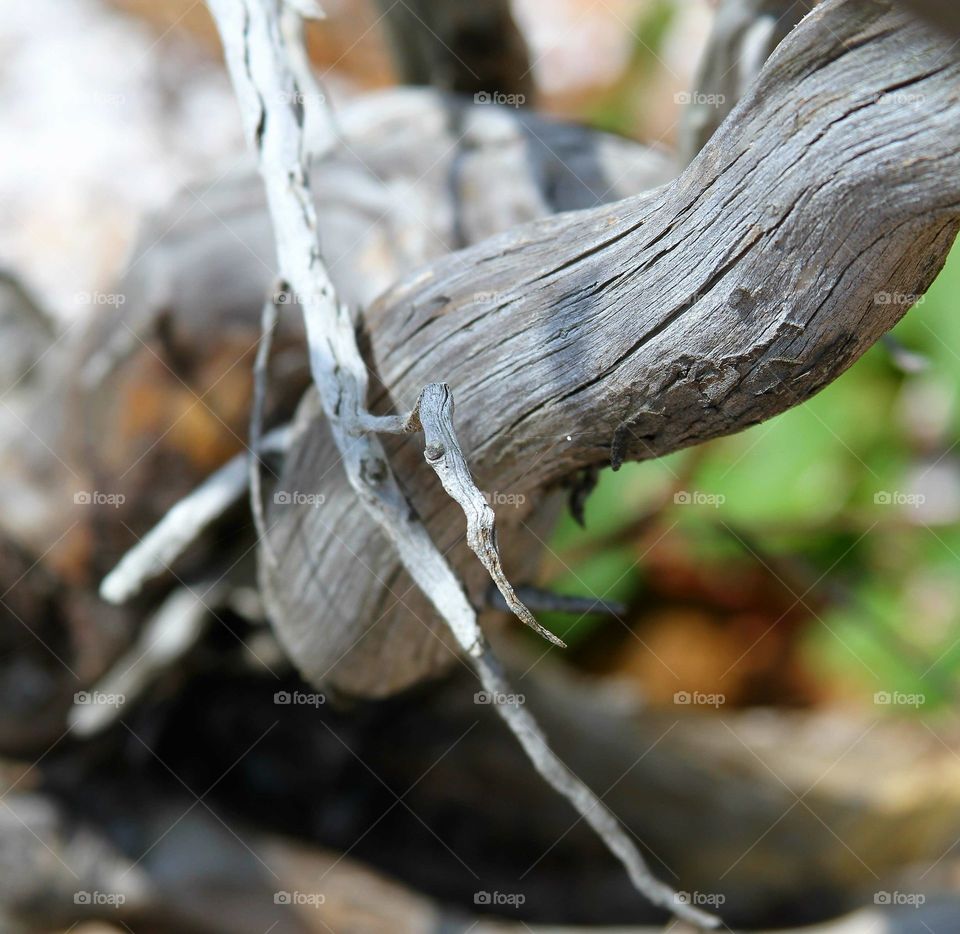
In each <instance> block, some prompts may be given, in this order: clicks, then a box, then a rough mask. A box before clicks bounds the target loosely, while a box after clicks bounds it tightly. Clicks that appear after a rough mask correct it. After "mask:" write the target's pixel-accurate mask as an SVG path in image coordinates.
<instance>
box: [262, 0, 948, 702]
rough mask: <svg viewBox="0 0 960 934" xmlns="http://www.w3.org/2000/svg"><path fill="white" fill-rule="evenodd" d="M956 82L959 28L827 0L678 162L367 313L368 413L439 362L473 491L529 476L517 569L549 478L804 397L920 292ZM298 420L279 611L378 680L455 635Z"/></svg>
mask: <svg viewBox="0 0 960 934" xmlns="http://www.w3.org/2000/svg"><path fill="white" fill-rule="evenodd" d="M958 77H960V61H958V57H957V52H956V50H954V49H952V48H951V46H950V43H949V41H947V40H946V39H944V38H943V37H941V36H940V35H938V34H936V33H934V32H933V31H932V30H930V29H929V28H928V27H926V26H925V25H923V24H920V23H917V22H916V21H915V20H914V19H912V18H911V17H910V16H908V15H905V14H902V13H900V12H898V11H897V10H896V9H895V8H894V5H893V4H892V3H890V2H885V0H828V2H825V3H823V4H822V5H820V6H819V7H818V8H817V9H816V10H815V11H814V12H813V13H812V14H811V15H809V16H808V17H807V18H806V19H805V20H804V21H803V22H802V23H801V24H800V25H799V26H798V27H797V28H796V29H795V30H794V31H793V32H792V33H791V34H790V35H789V36H788V38H787V39H786V41H785V42H784V43H783V44H782V45H781V46H780V47H779V48H778V49H777V51H776V52H775V53H774V55H773V56H772V57H771V59H770V60H769V62H768V63H767V65H766V67H765V68H764V69H763V71H762V73H761V75H760V76H759V78H758V80H757V81H756V82H755V84H754V85H753V86H752V87H751V89H750V91H749V93H748V94H747V96H746V97H745V98H744V99H743V100H742V101H741V103H740V104H739V105H738V106H737V107H736V108H735V110H734V111H733V113H732V114H731V115H730V117H729V118H728V119H727V120H726V121H725V122H724V124H723V125H722V126H721V127H720V129H719V130H718V132H717V133H716V134H715V136H714V137H713V138H712V139H711V141H710V142H709V144H708V145H707V146H706V147H705V149H704V150H703V151H702V152H701V153H700V155H699V156H698V157H697V159H696V160H695V161H694V162H693V163H692V165H691V166H690V167H689V168H688V169H687V170H686V171H685V172H684V173H683V174H682V175H681V176H680V177H679V178H677V179H676V180H675V181H674V182H671V183H669V184H667V185H665V186H663V187H660V188H658V189H655V190H653V191H650V192H648V193H644V194H639V195H637V196H635V197H632V198H628V199H626V200H624V201H621V202H618V203H616V204H614V205H610V206H602V207H599V208H594V209H590V210H585V211H579V212H575V213H567V214H559V215H556V216H553V217H549V218H545V219H543V220H539V221H536V222H534V223H532V224H529V225H527V226H524V227H520V228H517V229H513V230H509V231H507V232H506V233H503V234H500V235H498V236H495V237H492V238H491V239H489V240H487V241H484V242H482V243H480V244H478V245H476V246H474V247H471V248H469V249H467V250H464V251H461V252H459V253H455V254H452V255H451V256H449V257H445V258H443V259H440V260H439V261H437V262H435V263H433V264H431V265H430V266H429V267H425V268H424V269H422V270H420V271H419V272H417V273H414V274H412V275H410V276H408V277H407V278H406V279H405V280H404V281H402V282H401V283H400V284H399V285H397V286H396V287H394V288H393V289H391V290H390V291H389V292H387V293H386V294H385V295H384V296H383V297H382V298H381V299H380V300H379V301H377V302H376V303H375V304H374V305H373V306H372V307H371V308H370V309H369V311H368V312H367V314H366V316H365V319H364V333H365V337H366V340H367V342H368V345H369V347H368V352H369V363H370V366H371V369H372V371H373V372H374V373H375V374H376V375H377V376H378V377H379V380H380V382H381V387H380V389H379V391H377V392H376V394H375V397H374V403H375V406H376V407H378V410H379V411H381V412H383V413H388V412H391V411H406V410H408V409H409V408H411V407H412V405H413V404H414V403H415V401H416V394H417V393H418V392H419V389H420V387H421V386H423V385H424V384H426V383H428V382H431V381H436V380H444V381H446V382H447V383H449V384H450V386H451V389H452V391H453V393H454V395H455V397H456V399H457V412H458V420H457V431H458V435H459V437H460V439H461V442H462V444H463V449H464V452H465V454H466V456H467V458H468V461H469V463H470V464H471V468H472V470H473V472H474V474H475V476H476V478H477V481H478V485H479V487H480V489H482V490H487V491H508V492H509V493H511V494H513V495H514V496H515V497H516V496H522V497H524V500H523V507H522V508H521V509H518V510H516V511H515V512H509V513H508V514H506V515H499V514H498V524H499V525H500V527H501V539H502V545H503V547H504V552H505V569H506V572H507V574H508V575H509V576H510V577H511V579H512V580H514V581H522V580H523V577H524V573H523V572H524V570H525V569H528V568H529V567H530V565H531V564H532V563H533V561H534V560H535V557H536V556H535V554H532V551H531V547H532V546H531V543H534V546H535V544H536V534H535V533H536V527H535V526H534V525H533V523H532V521H531V520H532V517H533V516H534V515H535V514H536V513H537V507H538V502H539V498H540V496H541V494H542V493H543V491H545V490H549V489H550V488H551V487H552V486H554V485H556V484H558V483H559V482H561V481H562V480H564V479H565V478H567V477H569V476H570V475H571V474H572V473H574V472H575V471H577V470H579V469H582V468H584V467H588V466H591V465H602V464H607V463H611V462H612V463H613V465H614V466H617V465H618V464H619V463H621V462H622V461H624V460H627V459H635V460H640V459H646V458H651V457H657V456H661V455H664V454H667V453H669V452H671V451H675V450H678V449H680V448H683V447H686V446H689V445H692V444H696V443H698V442H701V441H705V440H707V439H709V438H713V437H717V436H719V435H724V434H729V433H732V432H736V431H739V430H741V429H743V428H746V427H747V426H749V425H753V424H756V423H757V422H760V421H762V420H764V419H766V418H769V417H771V416H773V415H775V414H777V413H779V412H782V411H784V410H785V409H787V408H789V407H791V406H794V405H797V404H798V403H800V402H802V401H804V400H805V399H807V398H809V397H810V396H811V395H812V394H814V393H815V392H816V391H817V390H818V389H820V388H822V387H823V386H825V385H826V384H828V383H829V382H830V381H832V380H833V379H835V378H836V377H837V376H839V375H840V374H841V373H842V372H843V371H844V370H845V369H846V368H847V367H848V366H849V365H850V364H851V363H853V362H854V361H855V360H856V359H857V358H858V357H859V356H860V355H861V354H862V353H863V352H864V351H865V350H866V349H867V348H868V347H869V346H871V345H872V344H873V343H874V342H875V341H876V340H878V339H879V338H880V337H881V336H882V335H883V333H884V332H885V331H887V330H888V329H889V328H890V327H892V326H893V324H895V323H896V321H897V320H898V319H899V318H900V316H901V315H902V314H903V312H904V311H905V309H906V308H907V307H908V305H909V302H907V303H904V301H903V300H902V298H901V297H902V296H910V295H919V294H922V293H923V292H924V291H925V290H926V288H927V287H928V286H929V285H930V283H931V282H932V281H933V279H934V277H935V276H936V274H937V272H938V271H939V269H940V268H941V266H942V263H943V260H944V258H945V256H946V253H947V251H948V249H949V247H950V245H951V244H952V242H953V240H954V237H955V235H956V232H957V228H958V224H960V152H958V142H960V137H958V133H957V129H956V128H957V121H958V117H960V99H958V95H957V91H956V88H957V80H958ZM490 191H491V194H492V196H493V197H496V194H497V189H496V187H495V186H492V187H491V189H490ZM890 295H895V296H897V300H895V301H890V300H888V298H885V296H890ZM302 419H304V420H306V421H308V422H311V423H312V424H311V427H310V428H309V430H308V431H306V432H305V435H304V437H303V439H302V441H301V442H300V444H299V446H298V447H296V448H295V449H294V451H293V452H292V455H291V457H290V459H289V461H288V465H287V467H286V469H285V471H284V474H283V476H282V477H281V479H280V481H279V482H280V486H281V488H283V489H286V490H306V491H316V492H322V493H323V495H324V497H325V499H324V506H323V508H322V509H310V508H309V507H306V508H297V509H288V510H287V511H286V513H283V512H280V511H278V510H275V511H274V513H273V515H272V519H271V521H272V522H274V523H276V525H275V529H274V532H273V535H272V536H271V539H272V541H273V545H274V550H275V551H276V552H277V553H278V554H282V555H284V560H283V569H285V572H286V575H287V576H286V579H285V584H284V586H283V587H282V588H281V591H282V595H281V598H280V599H279V600H278V601H277V602H276V603H275V604H273V605H272V606H271V608H270V609H271V615H272V617H273V619H274V620H275V623H276V625H277V626H278V628H279V631H280V634H281V637H282V638H283V639H284V641H285V643H286V645H287V647H288V649H289V650H290V651H291V654H292V657H293V658H294V660H295V662H296V663H297V665H298V666H299V667H300V668H301V670H302V671H303V672H304V673H305V674H306V675H307V676H308V677H310V678H312V679H313V680H315V681H318V682H327V683H332V684H334V685H337V686H339V687H342V688H344V689H346V690H351V691H355V692H358V693H370V694H386V693H390V692H391V691H394V690H397V689H399V688H401V687H403V686H405V685H407V684H410V683H413V682H415V681H417V680H418V679H420V678H422V677H425V676H428V675H430V674H432V673H434V672H436V671H437V670H439V669H441V668H443V667H444V665H448V664H450V660H451V656H452V653H451V650H450V648H449V646H448V645H447V643H446V640H445V637H444V635H443V634H442V632H441V630H440V628H439V627H438V626H437V625H436V621H435V620H434V619H433V617H432V616H431V615H430V613H429V611H428V610H427V608H426V607H425V606H423V605H422V603H421V602H419V600H418V598H417V597H416V595H415V594H413V593H412V591H411V589H410V586H409V583H408V582H407V581H406V580H405V579H404V577H403V575H402V574H401V573H400V571H399V568H398V566H397V563H396V561H395V559H393V558H392V556H391V555H390V553H389V550H388V549H387V548H386V547H385V543H384V542H382V541H380V540H378V537H377V533H376V532H375V531H374V530H373V529H372V527H371V526H370V524H369V522H368V521H367V520H366V519H365V518H364V517H363V516H362V515H360V512H359V510H358V509H357V508H356V506H355V505H354V503H353V501H352V498H351V496H350V495H349V493H348V491H347V488H346V485H345V481H344V480H343V477H342V475H341V471H340V469H339V467H338V465H337V463H336V458H335V456H334V455H333V453H332V447H331V445H330V443H329V440H328V439H327V438H326V437H325V432H326V428H325V426H324V425H323V422H322V419H320V418H318V417H317V415H316V412H315V407H314V406H313V405H312V403H311V401H310V399H309V398H308V399H307V400H306V401H305V404H304V406H303V409H302ZM392 457H393V460H394V465H395V469H396V470H397V473H398V474H399V476H400V477H402V478H403V482H404V484H405V487H406V491H407V495H408V496H409V497H410V499H411V502H412V503H413V505H414V507H415V508H416V509H417V511H418V512H419V513H420V514H421V515H422V516H423V517H424V518H425V519H426V520H427V522H428V526H429V528H430V530H431V532H432V534H433V535H434V537H435V540H436V541H437V542H438V543H439V544H440V546H441V548H450V549H452V551H451V558H452V560H454V563H455V565H456V566H458V567H459V568H460V569H461V571H462V573H463V574H464V577H465V579H466V582H467V586H468V588H469V589H471V592H472V593H476V588H478V587H479V586H481V584H482V575H479V576H478V575H477V574H476V573H475V570H474V569H473V568H472V567H471V564H470V560H469V555H468V553H467V551H466V549H465V547H464V546H463V543H462V536H463V522H462V518H460V517H459V516H458V515H457V514H456V511H455V509H453V508H451V506H450V505H449V504H448V503H446V502H445V500H444V496H443V493H442V491H441V490H439V489H438V488H437V485H436V483H435V481H434V480H433V478H432V477H431V476H430V474H429V470H427V468H426V467H425V465H424V464H423V463H422V458H421V456H420V452H419V450H417V447H416V445H410V444H408V443H404V442H402V441H397V442H396V443H395V444H394V445H393V447H392ZM541 518H542V517H541ZM511 526H512V528H511ZM525 526H526V528H524V527H525ZM518 530H519V531H520V532H523V535H520V534H518ZM538 534H539V537H541V538H542V529H541V530H540V532H539V533H538ZM524 536H525V537H524ZM511 548H513V549H514V551H513V558H511ZM517 551H519V552H520V554H519V555H518V554H517ZM512 560H515V561H516V564H511V561H512Z"/></svg>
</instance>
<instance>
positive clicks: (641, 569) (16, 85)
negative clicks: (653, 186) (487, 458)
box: [0, 0, 960, 934]
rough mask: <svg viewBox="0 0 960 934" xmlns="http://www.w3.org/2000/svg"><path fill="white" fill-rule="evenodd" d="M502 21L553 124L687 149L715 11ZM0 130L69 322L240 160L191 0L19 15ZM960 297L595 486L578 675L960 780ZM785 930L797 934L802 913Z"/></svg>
mask: <svg viewBox="0 0 960 934" xmlns="http://www.w3.org/2000/svg"><path fill="white" fill-rule="evenodd" d="M324 6H325V8H326V10H327V14H328V17H329V19H328V21H327V22H326V23H325V24H323V25H322V26H320V27H316V28H313V30H312V32H311V54H312V56H313V59H314V62H315V65H316V67H317V70H318V73H319V75H320V76H321V77H322V79H323V82H324V84H325V86H326V89H327V91H328V92H329V94H330V95H331V97H332V99H333V100H334V101H335V102H336V103H337V104H338V105H342V104H343V103H345V102H348V101H349V100H350V99H351V98H353V97H355V96H356V95H358V94H360V93H362V92H363V91H365V90H368V89H371V88H375V87H383V86H387V85H390V84H391V83H393V81H394V77H393V73H392V71H391V66H390V61H389V57H388V55H387V53H386V48H385V44H384V43H385V38H384V36H383V34H382V31H381V29H380V27H379V25H378V16H379V13H378V11H377V10H376V9H375V8H374V7H373V5H372V4H370V3H367V2H362V0H325V2H324ZM514 7H515V17H516V19H517V22H518V24H519V25H520V27H521V29H522V31H523V33H524V36H525V38H526V40H527V42H528V44H529V47H530V50H531V57H532V60H533V62H534V66H533V76H534V79H535V82H536V85H537V88H538V92H539V98H538V108H539V109H542V110H546V111H548V112H551V113H554V114H556V115H559V116H563V117H567V118H570V119H573V120H576V121H579V122H584V123H587V124H590V125H593V126H596V127H600V128H603V129H608V130H612V131H615V132H618V133H622V134H625V135H628V136H631V137H634V138H636V139H640V140H643V141H646V142H650V143H655V144H659V145H661V146H664V147H667V148H669V147H672V146H673V144H674V143H675V141H676V135H677V128H678V121H679V117H680V112H681V98H680V95H682V92H684V91H685V90H686V89H688V88H689V87H690V86H691V83H692V80H693V74H694V71H695V69H696V66H697V63H698V60H699V56H700V54H701V51H702V48H703V44H704V42H705V39H706V35H707V32H708V30H709V26H710V22H711V8H710V5H709V4H708V3H706V2H695V0H516V2H515V4H514ZM0 125H2V126H3V128H4V144H3V149H2V158H0V203H2V220H0V266H3V267H4V268H6V269H7V270H9V271H12V272H13V273H15V274H16V275H17V276H18V277H19V278H20V279H21V280H22V281H23V283H24V284H25V285H26V286H27V287H28V288H29V289H30V290H31V291H32V292H33V293H34V294H35V295H36V296H37V297H38V298H39V299H40V301H41V303H42V304H44V305H45V306H46V307H47V308H49V309H50V311H51V312H52V313H53V314H54V315H56V316H57V317H60V318H62V319H65V320H68V321H69V320H71V319H72V318H73V317H75V316H77V315H78V314H80V313H82V312H83V310H84V306H86V305H87V304H89V302H90V295H91V294H93V293H96V292H97V291H98V290H104V289H108V288H109V286H110V284H111V283H112V282H113V281H114V280H115V278H116V277H117V276H118V274H119V273H120V271H121V270H122V268H123V265H124V261H125V257H126V256H127V251H128V250H129V249H130V247H131V245H132V243H133V240H134V238H135V236H136V233H137V230H138V227H139V224H140V222H141V220H142V218H143V217H144V215H145V214H146V213H147V212H149V211H151V210H155V209H158V208H160V207H163V206H164V205H165V204H167V203H168V202H169V200H170V198H171V197H172V196H173V194H174V193H175V192H176V191H177V190H178V189H179V188H180V187H181V186H182V185H184V184H188V185H193V184H202V183H203V182H204V180H206V179H211V178H214V177H217V176H220V175H222V174H226V173H227V172H229V171H230V170H231V169H232V168H234V167H236V166H237V165H240V164H242V163H243V161H244V160H245V159H246V156H245V155H244V147H243V143H242V140H241V139H240V134H239V126H238V119H237V111H236V107H235V104H234V101H233V96H232V92H231V91H230V88H229V86H228V82H227V79H226V76H225V74H224V72H223V70H222V67H221V64H220V61H219V49H218V43H217V41H216V36H215V34H214V32H213V29H212V26H211V23H210V21H209V17H208V15H207V13H206V10H205V8H204V6H203V4H202V3H199V2H191V0H115V2H113V3H108V2H106V0H71V2H70V3H69V4H63V3H58V2H56V0H33V2H31V3H29V4H24V3H21V4H15V5H9V6H8V8H7V9H6V10H5V11H4V16H3V17H2V19H0ZM865 222H869V221H868V219H865ZM958 289H960V256H958V257H957V258H956V260H955V261H953V262H952V263H951V264H949V265H948V267H947V268H946V269H945V270H944V272H943V273H942V274H941V276H940V278H939V280H938V281H937V283H936V285H935V286H934V287H933V289H932V290H931V291H930V293H929V294H928V295H927V296H926V297H925V299H924V300H923V301H922V302H921V303H920V304H919V306H918V307H916V308H914V309H913V310H912V311H911V312H910V313H909V315H908V316H907V318H906V319H905V321H904V322H903V323H902V324H901V325H900V326H899V327H898V328H897V329H896V332H895V336H896V338H897V339H898V341H899V344H898V345H884V346H880V345H878V346H877V347H875V348H873V350H871V351H870V352H869V353H868V354H867V355H866V356H865V357H864V358H863V359H862V360H861V361H860V362H859V363H858V364H856V365H855V366H854V367H853V368H852V369H851V370H850V371H849V372H848V373H847V374H846V375H845V376H843V377H842V378H841V379H840V380H838V381H837V382H835V383H834V384H833V385H831V386H830V387H828V388H827V389H826V390H825V391H823V392H822V393H820V394H819V395H817V396H816V397H815V398H814V399H813V400H812V401H810V402H809V403H807V404H805V405H803V406H800V407H798V408H796V409H794V410H792V411H791V412H788V413H786V414H785V415H783V416H781V417H779V418H776V419H774V420H772V421H770V422H767V423H765V424H762V425H759V426H757V427H756V428H754V429H752V430H750V431H747V432H745V433H743V434H740V435H738V436H736V437H733V438H727V439H722V440H719V441H716V442H712V443H710V444H707V445H704V446H701V447H699V448H696V449H693V450H689V451H685V452H681V453H679V454H677V455H674V456H671V457H669V458H666V459H663V460H660V461H657V462H652V463H646V464H628V465H625V466H624V467H623V468H622V469H621V470H620V471H619V472H617V473H613V472H611V471H609V470H608V471H604V472H603V473H602V474H601V476H600V480H599V484H598V487H597V489H596V490H595V492H594V493H593V494H592V496H591V498H590V499H589V501H588V504H587V508H586V527H585V528H580V527H579V526H578V525H577V524H576V523H575V522H574V521H573V519H572V518H569V517H567V518H565V519H564V520H563V521H562V523H561V525H560V527H559V528H558V529H557V531H556V533H555V535H554V537H553V539H552V541H551V542H550V549H549V553H548V556H547V559H546V561H545V565H544V567H543V570H542V578H541V583H543V584H545V585H549V586H551V587H553V588H554V589H557V590H559V591H561V592H564V593H570V594H577V595H581V596H590V597H592V598H596V599H602V600H607V601H618V602H622V603H623V604H624V605H625V608H626V611H625V612H624V613H622V614H620V615H618V616H615V617H597V616H593V615H585V616H582V617H576V616H570V615H556V616H552V617H551V616H549V615H548V616H547V618H546V619H545V622H546V624H547V625H549V626H550V627H551V628H553V629H554V631H556V632H558V633H559V634H560V635H562V636H563V638H564V639H565V640H566V641H567V642H568V643H569V644H570V645H571V651H569V652H567V653H563V664H565V665H569V666H572V667H574V668H576V669H577V670H578V671H579V672H581V673H583V674H585V675H587V676H588V679H591V680H592V679H598V680H601V681H602V683H604V684H605V685H608V686H615V687H617V689H620V688H622V687H626V689H627V691H628V693H629V692H632V693H635V694H636V695H637V696H639V697H642V698H643V699H644V700H645V701H647V702H649V703H650V704H652V705H653V706H655V707H656V706H660V707H663V708H668V709H670V710H671V711H674V712H675V711H676V708H677V705H678V704H680V705H684V704H687V703H688V702H690V700H691V698H695V697H696V696H699V695H702V696H704V697H707V696H708V697H710V698H712V699H713V700H712V701H710V702H700V703H699V706H700V707H701V709H702V712H703V713H704V714H706V715H716V714H722V713H724V712H729V711H730V710H731V709H733V708H737V707H756V706H761V707H783V708H801V709H804V708H806V709H809V710H810V711H812V712H817V711H821V710H822V711H837V710H843V711H850V712H851V713H852V714H853V715H855V716H856V715H860V714H864V715H869V716H870V717H874V716H878V717H879V716H883V717H886V716H891V715H895V716H896V717H906V718H911V717H912V718H916V719H917V721H918V723H920V724H921V725H919V726H917V729H918V730H920V731H925V732H926V733H928V734H930V736H929V737H928V738H930V739H931V743H932V745H933V746H934V747H935V748H940V751H941V752H945V753H946V758H947V759H948V760H949V759H951V758H952V759H954V760H955V759H956V758H957V756H956V754H955V752H953V749H952V744H951V743H949V742H947V741H946V740H945V737H946V736H948V735H951V736H952V735H953V730H954V721H955V715H954V713H953V711H954V710H955V709H956V701H957V696H956V695H957V673H958V671H960V573H958V571H960V454H958V450H957V445H958V442H960V411H958V406H957V399H958V388H960V318H958V316H957V314H956V313H955V309H954V308H953V307H952V305H953V302H954V297H955V296H956V295H957V294H958ZM531 647H532V648H533V650H534V652H539V651H540V648H541V647H540V646H539V644H537V643H533V642H531ZM556 657H557V653H553V658H554V659H555V658H556ZM678 684H682V685H683V686H684V689H685V691H684V692H683V693H685V694H686V695H687V697H686V698H683V697H681V698H679V699H678V696H677V695H678V692H677V685H678ZM520 686H521V689H522V687H523V681H522V679H521V681H520ZM693 703H698V702H697V701H696V700H695V699H694V700H693ZM818 735H819V734H818ZM948 747H950V748H948ZM278 749H279V747H278ZM168 751H169V755H170V756H171V761H174V760H175V759H176V751H175V750H168ZM278 754H279V753H278ZM184 755H185V756H186V753H184ZM185 761H186V760H185ZM917 761H918V763H919V761H920V757H919V755H918V757H917ZM941 765H942V763H940V761H939V760H938V767H940V766H941ZM918 767H920V766H919V765H918ZM213 777H214V778H215V777H216V775H214V776H213ZM853 780H854V781H856V779H855V778H854V779H853ZM923 788H924V786H923V783H922V781H919V780H918V791H917V793H918V794H923V793H924V791H923ZM225 790H226V791H227V793H228V796H229V785H228V786H226V788H225ZM953 795H954V796H953V797H952V798H951V800H952V801H953V802H954V805H953V806H954V811H953V812H952V813H955V793H953ZM281 817H282V815H281ZM281 823H282V820H281ZM296 823H297V817H296V816H291V817H290V824H291V828H290V829H292V830H295V829H296V828H295V825H296ZM864 845H865V846H866V844H864ZM861 852H862V851H861ZM948 852H949V851H948ZM946 855H947V853H944V856H946ZM942 868H943V867H942ZM784 917H785V918H786V919H787V920H790V921H797V920H803V918H802V913H798V912H797V911H796V910H795V906H794V909H791V912H790V913H788V914H787V915H785V916H784ZM947 929H948V928H946V927H944V928H942V930H944V931H946V930H947ZM936 934H939V931H937V932H936Z"/></svg>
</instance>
